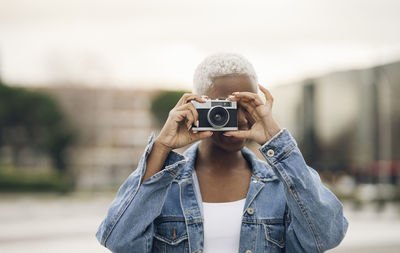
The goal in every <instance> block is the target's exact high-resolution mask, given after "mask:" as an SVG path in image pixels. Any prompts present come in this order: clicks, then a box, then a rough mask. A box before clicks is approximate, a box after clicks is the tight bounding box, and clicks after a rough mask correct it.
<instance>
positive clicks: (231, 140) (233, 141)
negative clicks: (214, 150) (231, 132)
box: [220, 134, 247, 151]
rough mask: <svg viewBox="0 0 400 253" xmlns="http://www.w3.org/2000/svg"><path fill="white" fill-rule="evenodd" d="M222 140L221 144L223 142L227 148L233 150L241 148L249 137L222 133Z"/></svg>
mask: <svg viewBox="0 0 400 253" xmlns="http://www.w3.org/2000/svg"><path fill="white" fill-rule="evenodd" d="M220 140H221V142H220V144H222V145H223V146H224V148H225V149H227V150H231V151H237V150H241V149H242V148H243V147H244V146H245V145H246V141H247V139H244V138H239V137H234V136H225V135H222V134H221V136H220Z"/></svg>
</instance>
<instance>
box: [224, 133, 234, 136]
mask: <svg viewBox="0 0 400 253" xmlns="http://www.w3.org/2000/svg"><path fill="white" fill-rule="evenodd" d="M222 135H225V136H232V135H230V134H228V133H223V134H222Z"/></svg>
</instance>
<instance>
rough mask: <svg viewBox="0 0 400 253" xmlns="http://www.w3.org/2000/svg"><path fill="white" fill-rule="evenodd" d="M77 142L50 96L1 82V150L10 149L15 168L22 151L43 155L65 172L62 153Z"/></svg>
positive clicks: (65, 166) (58, 107) (65, 159)
mask: <svg viewBox="0 0 400 253" xmlns="http://www.w3.org/2000/svg"><path fill="white" fill-rule="evenodd" d="M75 139H76V133H75V131H74V130H73V128H72V127H71V126H70V124H69V122H68V121H67V119H66V117H65V116H64V114H63V111H62V110H61V108H60V106H59V105H58V103H57V102H56V101H55V100H54V99H53V98H52V97H50V96H49V95H46V94H43V93H40V92H35V91H31V90H27V89H24V88H15V87H9V86H6V85H4V84H2V83H0V147H1V146H5V145H6V146H9V147H11V150H12V158H13V162H14V165H15V166H18V165H19V163H20V154H21V151H22V150H23V149H24V148H29V149H31V150H34V151H37V152H44V153H46V154H48V155H49V156H50V157H51V160H52V162H53V166H54V167H55V168H56V169H58V170H60V171H65V170H66V168H67V158H66V155H65V151H66V149H67V147H68V146H69V145H71V144H72V143H73V142H74V140H75Z"/></svg>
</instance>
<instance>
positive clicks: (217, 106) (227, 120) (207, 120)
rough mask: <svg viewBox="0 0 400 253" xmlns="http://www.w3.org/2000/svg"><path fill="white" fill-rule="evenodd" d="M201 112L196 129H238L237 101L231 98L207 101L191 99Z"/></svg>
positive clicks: (193, 127) (198, 111)
mask: <svg viewBox="0 0 400 253" xmlns="http://www.w3.org/2000/svg"><path fill="white" fill-rule="evenodd" d="M191 102H192V103H193V105H194V107H195V108H196V110H197V113H198V114H199V118H198V120H199V126H198V127H196V126H194V125H193V126H192V129H193V130H196V131H234V130H238V122H237V102H236V101H230V100H219V99H217V100H211V99H207V100H206V102H205V103H199V102H197V101H194V100H192V101H191Z"/></svg>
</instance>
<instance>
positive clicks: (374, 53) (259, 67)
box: [0, 0, 400, 89]
mask: <svg viewBox="0 0 400 253" xmlns="http://www.w3.org/2000/svg"><path fill="white" fill-rule="evenodd" d="M399 13H400V1H397V0H368V1H366V0H342V1H339V0H336V1H321V0H307V1H304V0H293V1H287V0H285V1H282V0H280V1H266V0H264V1H235V0H229V1H228V0H218V1H216V0H213V1H211V0H207V1H205V0H202V1H190V0H168V1H165V0H164V1H154V0H153V1H149V0H146V1H145V0H143V1H135V0H127V1H122V0H109V1H101V0H0V74H1V76H2V79H3V80H5V81H6V82H9V83H14V84H22V85H43V84H57V83H62V82H72V83H82V84H85V85H89V86H115V87H131V88H150V87H161V88H169V89H174V88H186V89H190V87H191V84H192V75H193V72H194V69H195V68H196V66H197V64H198V63H199V62H200V61H201V60H202V59H203V58H204V57H206V56H207V55H209V54H211V53H216V52H235V53H239V54H242V55H243V56H245V57H246V58H248V59H249V60H250V61H251V62H252V63H253V65H254V67H255V69H256V72H257V73H258V76H259V81H260V83H262V84H264V85H266V86H274V85H279V84H282V83H287V82H292V81H298V80H301V79H303V78H308V77H313V76H318V75H322V74H325V73H329V72H332V71H338V70H346V69H349V68H364V67H369V66H373V65H377V64H383V63H387V62H391V61H396V60H400V14H399Z"/></svg>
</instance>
